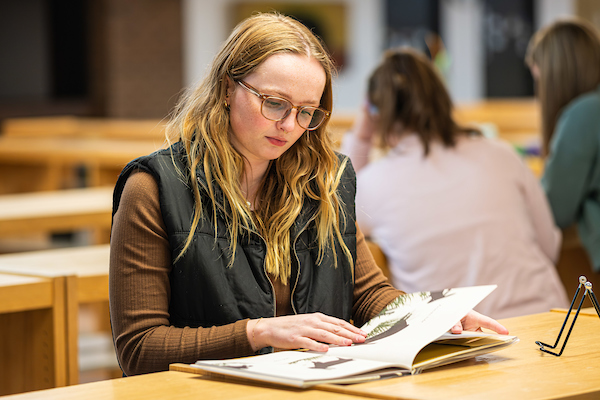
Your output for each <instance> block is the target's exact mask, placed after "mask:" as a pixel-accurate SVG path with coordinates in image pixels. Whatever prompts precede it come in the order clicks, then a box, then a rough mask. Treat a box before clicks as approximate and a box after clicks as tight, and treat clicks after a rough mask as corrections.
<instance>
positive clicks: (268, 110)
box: [261, 96, 326, 130]
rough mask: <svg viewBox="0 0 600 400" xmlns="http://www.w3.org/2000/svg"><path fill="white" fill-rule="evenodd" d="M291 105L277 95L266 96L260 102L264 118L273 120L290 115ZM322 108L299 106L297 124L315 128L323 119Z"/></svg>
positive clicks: (305, 127)
mask: <svg viewBox="0 0 600 400" xmlns="http://www.w3.org/2000/svg"><path fill="white" fill-rule="evenodd" d="M292 108H293V105H292V103H290V102H289V101H287V100H285V99H281V98H279V97H271V96H269V97H266V98H265V99H264V100H263V103H262V110H261V111H262V113H263V115H264V116H265V118H268V119H270V120H273V121H280V120H282V119H284V118H286V117H287V116H288V115H290V112H291V111H292ZM325 117H326V115H325V113H324V112H323V110H321V109H319V108H316V107H300V108H299V109H298V114H297V115H296V120H297V121H298V125H300V126H301V127H302V128H304V129H308V130H313V129H317V128H318V127H319V126H320V125H321V124H322V123H323V121H324V120H325Z"/></svg>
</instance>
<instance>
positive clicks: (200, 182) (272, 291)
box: [196, 177, 294, 317]
mask: <svg viewBox="0 0 600 400" xmlns="http://www.w3.org/2000/svg"><path fill="white" fill-rule="evenodd" d="M196 180H197V181H198V183H199V184H200V185H201V186H202V187H203V188H204V191H205V192H207V193H208V188H207V187H206V185H204V182H202V181H201V180H200V177H196ZM250 232H252V233H254V234H256V236H258V237H259V238H260V240H262V242H263V244H264V246H265V250H266V247H267V241H266V240H265V238H263V237H262V235H261V234H260V233H258V232H256V231H255V230H254V229H251V230H250ZM263 273H264V274H265V278H267V281H269V285H270V286H271V297H272V298H273V317H276V316H277V297H276V296H275V286H273V282H271V278H270V277H269V274H268V273H267V266H266V264H265V261H264V259H263ZM293 308H294V303H293V302H292V309H293Z"/></svg>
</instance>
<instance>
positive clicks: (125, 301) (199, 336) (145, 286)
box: [109, 172, 253, 375]
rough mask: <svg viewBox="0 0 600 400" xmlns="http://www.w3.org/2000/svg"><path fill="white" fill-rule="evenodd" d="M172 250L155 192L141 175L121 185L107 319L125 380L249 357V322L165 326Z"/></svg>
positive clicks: (146, 176) (148, 177)
mask: <svg viewBox="0 0 600 400" xmlns="http://www.w3.org/2000/svg"><path fill="white" fill-rule="evenodd" d="M170 270H171V249H170V247H169V242H168V239H167V234H166V229H165V225H164V222H163V219H162V214H161V211H160V204H159V197H158V186H157V184H156V182H155V180H154V178H153V177H152V176H151V175H150V174H148V173H145V172H137V173H134V174H133V175H131V176H130V177H129V179H128V180H127V182H126V184H125V188H124V190H123V194H122V197H121V201H120V204H119V208H118V209H117V212H116V213H115V215H114V219H113V227H112V233H111V245H110V273H109V291H110V314H111V324H112V330H113V338H114V342H115V348H116V352H117V358H118V360H119V364H120V366H121V368H122V370H123V372H125V374H126V375H134V374H141V373H147V372H155V371H161V370H168V368H169V364H171V363H176V362H180V363H186V364H190V363H194V362H196V361H197V360H200V359H206V358H230V357H240V356H245V355H251V354H253V351H252V348H251V346H250V343H249V341H248V337H247V334H246V324H247V322H248V320H240V321H237V322H235V323H233V324H229V325H223V326H218V327H211V328H188V327H186V328H177V327H175V326H172V325H170V323H169V298H170V284H169V273H170Z"/></svg>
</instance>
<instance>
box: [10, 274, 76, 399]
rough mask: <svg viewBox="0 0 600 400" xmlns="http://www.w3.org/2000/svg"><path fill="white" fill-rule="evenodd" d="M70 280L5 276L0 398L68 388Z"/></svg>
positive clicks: (63, 278) (61, 277)
mask: <svg viewBox="0 0 600 400" xmlns="http://www.w3.org/2000/svg"><path fill="white" fill-rule="evenodd" d="M65 288H66V278H65V277H63V276H60V277H49V278H44V277H33V276H23V275H15V274H6V273H0V395H6V394H13V393H19V392H25V391H32V390H39V389H47V388H52V387H57V386H65V385H66V384H67V383H68V378H67V375H68V367H67V357H68V352H67V347H66V338H67V335H66V326H67V324H66V310H67V308H68V306H67V303H66V302H67V300H66V290H65Z"/></svg>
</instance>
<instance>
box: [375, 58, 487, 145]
mask: <svg viewBox="0 0 600 400" xmlns="http://www.w3.org/2000/svg"><path fill="white" fill-rule="evenodd" d="M368 99H369V102H370V103H371V104H373V105H374V106H375V107H377V109H378V118H377V138H378V140H377V143H378V145H379V147H381V148H383V149H386V148H389V147H391V146H392V145H393V142H394V139H395V138H396V137H397V136H400V135H402V134H404V133H405V132H414V133H416V134H417V135H418V136H419V138H420V140H421V142H422V143H423V146H424V149H425V152H424V155H425V156H427V155H428V154H429V149H430V145H431V143H432V142H433V141H440V142H441V143H442V144H443V145H444V146H445V147H453V146H454V145H455V144H456V137H457V135H462V134H465V135H466V134H480V132H479V130H477V129H475V128H468V127H462V126H459V125H458V124H457V123H456V122H455V121H454V119H453V117H452V110H453V104H452V100H451V98H450V95H449V94H448V91H447V90H446V87H445V85H444V82H443V81H442V79H441V77H440V75H439V73H438V71H437V69H436V67H435V66H434V65H433V63H432V62H431V61H430V60H429V59H428V58H427V57H426V56H425V55H424V54H422V53H420V52H418V51H417V50H414V49H411V48H399V49H392V50H388V51H386V52H385V54H384V57H383V61H382V62H381V63H380V64H379V66H378V67H377V68H376V69H375V70H374V71H373V73H372V74H371V76H370V78H369V82H368Z"/></svg>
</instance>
